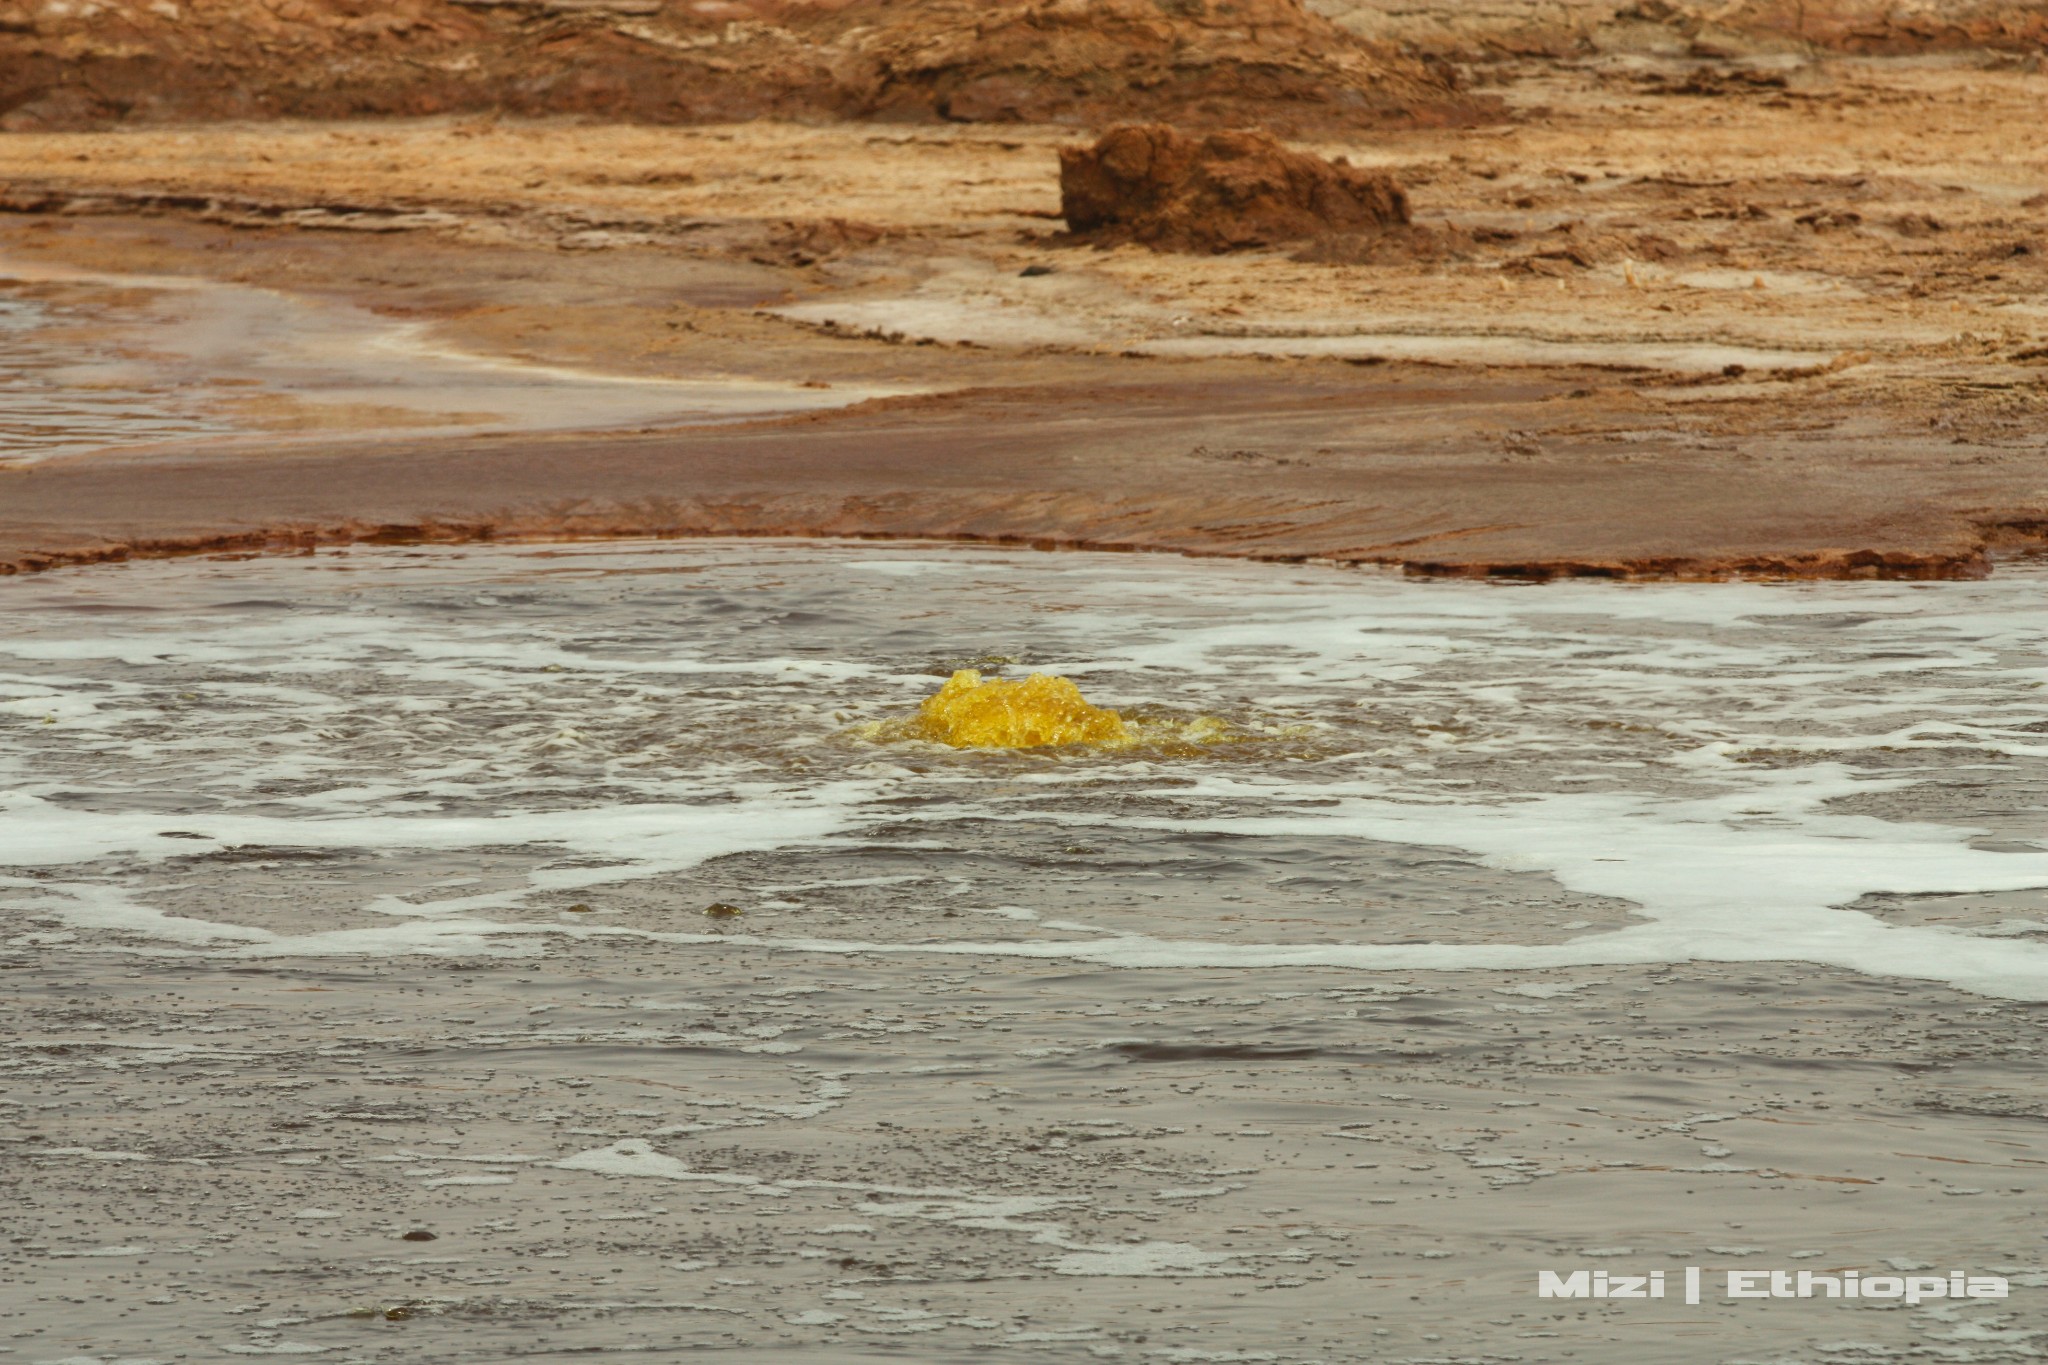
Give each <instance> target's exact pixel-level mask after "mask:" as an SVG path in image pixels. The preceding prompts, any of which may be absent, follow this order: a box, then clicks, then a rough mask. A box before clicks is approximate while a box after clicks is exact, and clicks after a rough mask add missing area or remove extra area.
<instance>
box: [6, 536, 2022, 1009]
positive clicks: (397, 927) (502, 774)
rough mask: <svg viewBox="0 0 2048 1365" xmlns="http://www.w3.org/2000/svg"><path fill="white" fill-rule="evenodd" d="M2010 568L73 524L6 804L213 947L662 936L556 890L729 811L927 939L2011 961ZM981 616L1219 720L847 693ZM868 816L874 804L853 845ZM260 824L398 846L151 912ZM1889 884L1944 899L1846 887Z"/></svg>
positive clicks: (159, 932) (893, 683)
mask: <svg viewBox="0 0 2048 1365" xmlns="http://www.w3.org/2000/svg"><path fill="white" fill-rule="evenodd" d="M2038 581H2039V580H2038V575H2036V574H2034V573H2031V572H2025V571H2021V572H2011V573H2007V574H2004V575H2001V576H2000V577H1999V578H1996V579H1994V580H1992V581H1990V582H1987V583H1982V584H1940V585H1927V586H1922V585H1902V586H1889V585H1885V586H1879V585H1855V586H1835V585H1802V586H1758V585H1722V586H1717V587H1714V588H1711V589H1708V588H1700V587H1687V586H1641V587H1617V586H1612V585H1587V586H1570V585H1561V586H1552V587H1547V588H1543V589H1540V590H1528V589H1512V588H1500V587H1487V586H1473V585H1455V584H1416V583H1411V582H1406V581H1402V580H1399V579H1394V578H1389V577H1384V576H1377V575H1365V574H1358V573H1351V572H1342V571H1336V570H1326V571H1325V570H1278V571H1276V570H1272V569H1266V568H1247V567H1243V566H1231V565H1219V564H1213V563H1207V564H1205V563H1194V562H1186V561H1177V560H1166V559H1140V558H1131V557H1123V556H1084V555H1062V556H1054V557H1048V556H1034V555H1018V554H1004V553H991V552H986V551H977V550H967V549H947V548H931V549H918V550H912V549H888V550H876V549H868V548H847V547H828V546H807V547H799V546H786V545H734V544H706V545H690V546H676V547H650V546H641V545H604V546H578V547H573V548H563V549H547V550H518V549H487V550H469V551H408V550H367V551H366V550H357V551H353V552H350V553H348V554H345V555H322V556H320V557H318V558H310V559H300V560H271V561H259V562H253V563H235V564H231V565H222V564H215V563H205V562H199V561H186V562H181V563H174V564H150V565H135V566H130V567H126V568H113V569H99V570H92V571H89V572H85V573H80V574H75V575H70V576H66V577H56V578H49V579H37V580H24V581H22V582H19V583H15V584H9V585H7V586H6V589H5V591H6V593H7V595H8V598H9V600H10V603H11V605H12V607H13V612H12V618H13V620H14V622H15V625H14V626H13V627H12V628H11V629H10V630H9V632H8V633H7V635H6V637H5V638H0V661H7V662H8V672H7V673H6V675H5V676H4V677H0V688H5V690H6V694H7V697H8V700H6V701H5V702H4V703H0V714H5V715H7V716H9V717H11V718H12V719H13V724H11V725H10V726H8V727H7V728H6V729H5V730H4V731H0V745H4V748H0V756H4V760H0V761H5V762H6V763H7V764H8V765H9V766H10V768H11V769H12V770H13V772H14V774H15V780H14V782H13V783H12V784H11V791H10V792H9V794H8V796H7V797H6V805H5V806H4V807H0V811H4V814H0V832H4V835H5V838H4V843H5V846H7V847H9V848H11V849H14V850H15V853H14V854H13V855H12V858H13V860H14V861H16V862H17V863H19V864H21V865H23V866H24V867H34V868H36V869H38V871H37V894H38V898H39V901H40V903H41V905H42V906H43V908H44V909H45V910H46V911H48V912H49V913H52V914H56V915H59V916H62V917H66V918H67V922H68V921H69V920H70V919H78V920H79V921H80V922H81V923H90V924H93V925H95V926H98V927H103V928H108V929H117V930H120V931H122V932H125V933H127V934H130V935H133V936H135V937H136V938H137V940H138V941H146V940H155V941H158V942H160V943H162V944H165V945H170V944H178V945H183V947H182V948H181V950H201V949H203V950H210V951H226V952H233V953H235V954H239V955H241V956H251V957H268V956H287V955H294V954H300V953H315V952H317V953H322V954H340V955H349V954H379V953H393V952H419V951H428V952H435V951H438V952H475V951H492V952H505V953H532V952H542V951H545V950H546V944H547V942H548V941H549V940H550V939H551V938H555V937H559V936H563V935H572V936H573V935H583V934H589V933H632V934H670V935H674V934H680V935H681V937H680V938H679V939H677V941H678V942H690V941H693V940H692V938H691V931H694V930H696V929H698V928H700V927H701V926H697V925H691V924H688V923H687V922H684V921H679V920H676V919H674V918H669V919H662V920H656V921H644V922H643V921H641V920H638V919H634V920H631V921H630V922H629V921H628V920H624V919H618V920H615V919H613V918H601V919H598V920H595V921H592V922H589V923H584V922H581V921H579V922H576V923H573V924H567V923H563V922H561V921H559V920H558V918H557V916H556V912H557V911H558V910H559V909H560V904H559V902H560V901H561V898H562V897H563V896H564V895H570V896H574V895H581V894H584V893H585V892H588V891H594V889H596V888H611V889H616V890H620V891H623V890H626V889H628V888H632V887H635V886H636V885H638V884H640V883H644V882H647V881H649V880H650V879H657V878H661V877H667V876H674V875H676V874H679V873H683V872H686V871H692V870H699V871H702V870H706V869H711V868H713V867H715V866H716V865H718V864H719V862H720V860H722V859H730V858H739V857H745V858H749V859H751V860H752V862H751V864H750V866H752V867H753V868H754V869H755V870H754V871H753V872H752V873H750V876H767V877H772V876H773V874H772V873H771V872H770V871H768V869H769V868H770V867H772V866H773V865H774V864H775V863H776V862H777V861H778V860H780V861H791V862H802V863H805V864H810V863H815V862H817V861H819V860H820V859H821V858H829V860H831V861H833V862H835V863H837V864H839V865H842V866H844V867H847V868H855V869H858V868H864V867H867V866H868V865H870V864H874V865H877V866H879V865H882V864H886V865H887V866H888V869H889V871H888V873H887V875H888V877H889V880H888V882H887V883H886V884H887V886H888V887H889V890H888V892H887V894H886V899H887V901H888V903H889V904H890V905H891V906H892V907H893V909H892V913H891V916H890V923H889V924H888V925H887V926H886V931H885V933H884V935H883V938H881V939H877V940H875V942H877V943H881V942H886V943H887V944H888V946H890V947H891V948H892V949H894V950H898V951H914V952H918V953H925V954H931V955H934V956H940V955H963V954H976V953H979V954H1002V953H1022V954H1028V955H1032V956H1037V957H1041V958H1065V959H1069V960H1076V961H1089V962H1099V963H1109V964H1116V965H1132V966H1137V965H1148V964H1151V965H1162V964H1178V965H1202V966H1230V967H1243V968H1247V969H1252V968H1257V967H1259V966H1261V965H1264V964H1269V963H1279V962H1284V963H1287V964H1289V965H1303V964H1308V963H1316V964H1321V965H1328V966H1333V967H1347V968H1360V969H1368V970H1370V969H1394V968H1414V967H1429V968H1453V969H1455V968H1466V967H1474V968H1521V967H1528V968H1542V967H1555V966H1565V965H1594V964H1603V963H1649V962H1678V961H1685V960H1689V959H1711V960H1722V961H1771V960H1785V961H1806V962H1818V963H1828V964H1831V965H1836V966H1841V967H1846V968H1851V969H1854V970H1859V971H1868V972H1873V973H1877V974H1881V975H1896V976H1905V977H1913V978H1924V979H1931V980H1938V981H1943V982H1946V983H1948V984H1950V985H1954V986H1957V987H1961V988H1964V989H1968V990H1974V991H1982V992H1985V993H1989V994H1996V995H2004V996H2010V997H2014V998H2024V999H2044V998H2048V953H2044V952H2043V950H2042V948H2041V946H2040V945H2039V944H2038V943H2036V942H2034V941H2032V936H2033V935H2035V934H2037V933H2041V932H2048V925H2042V924H2039V923H2035V922H2032V921H2028V920H2025V919H2021V918H2014V917H2011V916H2010V915H2007V914H2006V913H2005V912H2003V911H2000V912H1999V917H1998V918H1996V919H1994V920H1989V921H1986V920H1984V919H1983V917H1982V916H1975V917H1973V915H1972V913H1971V911H1972V908H1973V907H1975V906H1977V905H1978V904H1979V902H1980V901H1982V903H1983V904H1986V905H1989V904H1992V903H1993V901H1992V900H1991V899H1987V898H1995V897H1997V896H1998V895H2000V894H2001V893H2012V892H2019V891H2024V890H2026V889H2028V888H2033V887H2039V886H2043V885H2048V853H2044V852H2043V851H2042V849H2041V848H2040V847H2039V845H2038V844H2036V843H2034V842H2032V836H2033V835H2034V834H2035V833H2037V831H2038V825H2037V823H2036V822H2037V816H2036V813H2035V793H2037V792H2038V787H2039V783H2040V781H2041V779H2042V776H2043V773H2044V764H2043V759H2044V757H2048V739H2044V737H2043V734H2042V729H2043V727H2044V726H2048V693H2044V692H2043V690H2042V682H2043V680H2044V678H2048V667H2044V659H2043V645H2044V641H2048V622H2044V620H2043V618H2041V616H2040V615H2039V613H2038V612H2037V611H2036V610H2034V602H2035V595H2036V593H2037V591H2038V586H2037V585H2038ZM983 659H1010V660H1014V661H1015V662H1014V663H1012V664H1010V665H1008V667H1009V669H1010V671H1011V673H1012V674H1018V675H1021V673H1023V672H1025V671H1036V670H1043V671H1050V672H1055V673H1060V674H1065V675H1068V676H1071V677H1073V678H1074V679H1076V680H1077V681H1079V682H1080V683H1081V684H1082V686H1083V688H1084V689H1085V690H1086V692H1087V693H1088V695H1089V696H1090V698H1091V699H1092V700H1094V701H1096V702H1098V703H1100V704H1104V705H1110V706H1115V707H1118V708H1121V709H1123V710H1124V711H1126V712H1127V713H1129V714H1132V715H1138V716H1143V715H1158V716H1162V717H1171V716H1187V717H1193V716H1197V715H1216V716H1219V717H1221V718H1223V719H1225V720H1226V721H1229V722H1230V723H1231V724H1232V725H1233V726H1235V727H1236V729H1237V738H1236V739H1235V741H1234V742H1230V743H1226V744H1221V745H1217V746H1213V747H1211V748H1209V749H1207V750H1202V751H1198V752H1168V751H1163V750H1162V751H1156V752H1148V751H1146V750H1144V749H1142V748H1141V749H1139V750H1136V751H1131V752H1119V751H1108V752H1095V751H1090V750H1087V749H1072V750H1065V751H1056V752H1046V753H1025V752H996V753H985V752H984V753H970V752H960V751H954V750H950V749H946V748H944V747H943V746H937V745H930V744H923V743H915V742H899V743H892V744H877V743H873V742H864V741H862V740H860V739H858V738H856V737H855V734H854V732H853V727H855V726H856V725H857V724H858V723H859V722H862V721H871V720H877V719H884V718H888V717H891V716H899V715H902V714H905V713H906V712H908V711H909V710H910V709H911V708H913V707H914V706H915V704H916V703H917V702H918V701H919V700H920V699H921V698H922V697H923V696H925V695H928V694H929V693H931V692H932V691H933V690H935V687H936V685H937V682H938V681H941V680H943V678H944V677H945V676H946V675H947V673H948V672H949V671H950V670H951V669H952V668H953V667H955V666H956V665H958V666H965V665H967V664H969V663H972V662H975V661H977V660H983ZM994 666H995V667H1002V666H1003V665H1000V664H997V665H994ZM877 822H887V823H888V824H889V826H890V827H891V828H892V829H893V830H895V831H897V832H899V833H900V834H902V835H904V836H906V837H901V838H895V839H891V840H888V841H884V842H882V843H881V844H879V845H878V843H877V841H876V839H875V838H874V837H873V834H872V831H873V829H874V827H875V826H876V824H877ZM911 832H914V833H915V834H916V836H917V837H916V838H908V837H907V836H908V834H910V833H911ZM2015 841H2017V842H2015ZM266 849H274V850H286V851H289V856H293V857H299V858H314V857H317V858H319V859H320V860H322V861H324V862H333V861H334V860H337V859H348V858H369V859H371V860H373V861H375V862H376V863H377V864H378V865H380V866H386V867H392V866H396V865H398V864H405V865H407V866H408V867H410V868H412V869H413V870H412V871H410V872H408V873H407V874H406V876H405V877H400V878H399V880H401V881H403V880H406V878H407V877H412V878H418V877H428V880H427V881H426V882H424V883H419V884H415V885H413V886H412V887H411V888H410V889H408V890H406V891H405V892H404V893H402V894H387V895H378V896H365V897H362V898H360V899H358V900H357V901H356V902H355V903H352V904H333V905H326V906H323V908H322V909H321V911H320V912H319V913H318V914H317V915H310V916H306V915H301V916H298V917H293V916H291V915H289V914H287V915H285V916H284V917H283V918H279V917H278V916H274V915H273V916H265V917H262V918H263V922H262V923H260V924H259V923H256V922H253V921H251V920H250V919H249V917H248V916H247V915H246V914H243V915H227V916H224V917H217V916H215V915H213V914H201V913H197V912H194V911H190V910H189V909H187V908H183V907H181V908H179V909H178V910H177V911H176V912H175V913H174V912H173V909H172V903H173V902H175V901H177V900H178V899H179V894H180V893H179V892H177V891H176V890H175V888H176V887H177V886H178V885H180V884H182V883H184V882H185V880H186V878H187V877H188V875H189V869H190V868H191V867H192V866H193V865H194V861H195V860H206V859H213V860H215V861H216V862H221V863H223V865H224V866H226V867H237V866H245V865H249V864H251V863H260V861H261V859H260V858H259V856H258V855H259V853H260V852H261V851H262V850H266ZM1070 850H1074V851H1070ZM280 856H284V855H280ZM110 859H112V860H118V862H119V864H120V866H121V869H122V870H121V871H120V872H119V874H118V875H115V874H112V873H111V872H110V871H108V870H107V869H108V868H109V867H110V864H109V863H108V861H107V860H110ZM906 859H907V860H908V861H907V862H906ZM1387 860H1393V861H1396V862H1400V863H1402V864H1403V865H1416V866H1426V867H1435V868H1438V869H1439V870H1440V871H1442V872H1444V873H1446V874H1450V875H1439V876H1425V875H1417V876H1414V877H1412V879H1411V880H1412V885H1410V884H1408V883H1406V882H1404V883H1403V885H1402V888H1401V891H1400V893H1399V894H1398V895H1382V894H1378V893H1376V892H1373V891H1372V890H1370V889H1369V888H1368V887H1366V886H1365V885H1363V883H1365V882H1366V881H1367V880H1368V879H1367V878H1366V877H1365V876H1364V869H1365V868H1366V867H1367V866H1375V867H1376V866H1379V865H1380V864H1381V863H1383V862H1386V861H1387ZM456 862H462V863H463V864H464V869H465V875H462V876H456V875H453V872H452V868H453V865H454V864H455V863H456ZM470 862H476V863H478V866H479V867H483V868H487V869H488V871H487V872H485V873H484V874H483V875H482V878H481V882H479V881H478V878H477V876H476V875H474V872H473V870H472V869H470V868H469V863H470ZM66 867H70V868H80V869H83V868H94V869H96V870H95V872H94V873H93V874H92V875H91V876H89V877H83V878H82V879H80V880H76V881H74V880H71V879H69V878H67V877H66V876H64V875H62V873H61V872H60V871H59V869H63V868H66ZM430 874H433V875H430ZM804 875H806V876H808V875H810V874H809V873H806V874H804ZM878 875H880V874H878ZM1077 875H1078V876H1079V877H1080V879H1081V880H1082V881H1083V882H1084V883H1085V885H1086V886H1087V887H1088V888H1089V889H1088V891H1087V892H1086V893H1085V894H1071V895H1069V894H1061V895H1059V896H1058V897H1056V899H1057V900H1058V908H1059V914H1060V915H1061V916H1068V917H1071V915H1073V914H1080V913H1082V912H1083V911H1084V910H1085V911H1086V913H1087V916H1088V919H1089V922H1088V924H1087V925H1086V926H1082V925H1078V924H1065V925H1060V926H1054V925H1051V924H1049V923H1047V922H1046V919H1045V917H1044V916H1042V915H1039V914H1036V913H1033V912H1031V911H1030V908H1029V907H1031V905H1032V904H1033V903H1034V902H1036V901H1041V900H1044V899H1046V896H1047V893H1048V888H1050V887H1052V886H1056V885H1059V884H1061V883H1062V882H1063V880H1064V879H1067V878H1070V877H1074V876H1077ZM707 876H708V873H707ZM855 880H858V878H856V879H855ZM484 883H487V884H488V886H487V889H479V887H480V885H482V884H484ZM706 884H707V885H708V884H710V881H709V880H707V882H706ZM160 886H161V887H162V890H161V891H160V890H158V888H159V887H160ZM846 894H849V895H850V894H852V893H850V892H849V893H846ZM863 894H866V895H870V896H872V895H875V894H878V893H872V892H869V893H863ZM1929 895H1938V896H1944V897H1950V898H1959V899H1958V904H1957V906H1956V912H1955V913H1954V914H1951V915H1949V916H1947V917H1946V919H1945V922H1944V923H1941V924H1935V923H1932V922H1925V921H1915V922H1903V921H1902V920H1901V917H1899V916H1898V915H1896V914H1894V915H1891V916H1889V917H1887V915H1886V914H1885V913H1883V912H1882V911H1880V910H1879V909H1877V908H1875V903H1874V902H1871V901H1870V899H1869V898H1872V897H1901V896H1929ZM1517 898H1524V903H1523V904H1522V906H1521V907H1520V908H1519V909H1517V907H1516V905H1515V904H1514V903H1515V902H1516V900H1517ZM1973 898H1974V899H1973ZM1538 905H1541V906H1543V907H1545V908H1543V909H1540V910H1539V909H1536V908H1534V907H1536V906H1538ZM1232 906H1239V907H1242V908H1241V909H1240V910H1239V911H1238V912H1237V913H1235V914H1230V915H1228V917H1227V919H1226V918H1224V916H1225V912H1226V910H1227V909H1228V908H1229V907H1232ZM1003 907H1024V908H1022V909H1015V910H1004V909H1003ZM1574 907H1575V908H1574ZM945 910H951V911H955V912H971V913H968V914H965V915H961V914H955V915H954V916H952V918H953V919H957V920H960V921H961V922H960V923H957V924H954V923H947V924H943V925H942V924H938V923H936V922H935V921H934V916H935V915H936V914H939V913H940V912H942V911H945ZM832 927H833V925H832V923H831V922H830V921H829V920H819V919H817V918H816V917H815V916H810V917H802V918H799V917H795V916H792V915H789V914H783V915H781V916H780V917H779V918H778V917H777V916H774V915H757V916H756V917H755V918H754V919H752V920H750V921H749V922H748V925H747V930H748V932H749V933H752V934H759V935H769V934H773V935H774V936H776V938H777V940H778V941H779V942H782V944H783V946H785V947H789V948H801V949H805V950H809V951H825V952H839V951H848V950H851V949H853V948H855V947H860V946H866V945H867V944H868V943H869V940H867V939H861V940H858V941H851V940H849V941H841V940H840V939H838V938H836V937H833V936H831V935H828V934H812V933H808V932H805V931H807V930H819V929H829V928H832ZM726 936H727V937H728V938H729V937H730V934H729V933H728V934H727V935H726ZM934 940H942V941H934Z"/></svg>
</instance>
